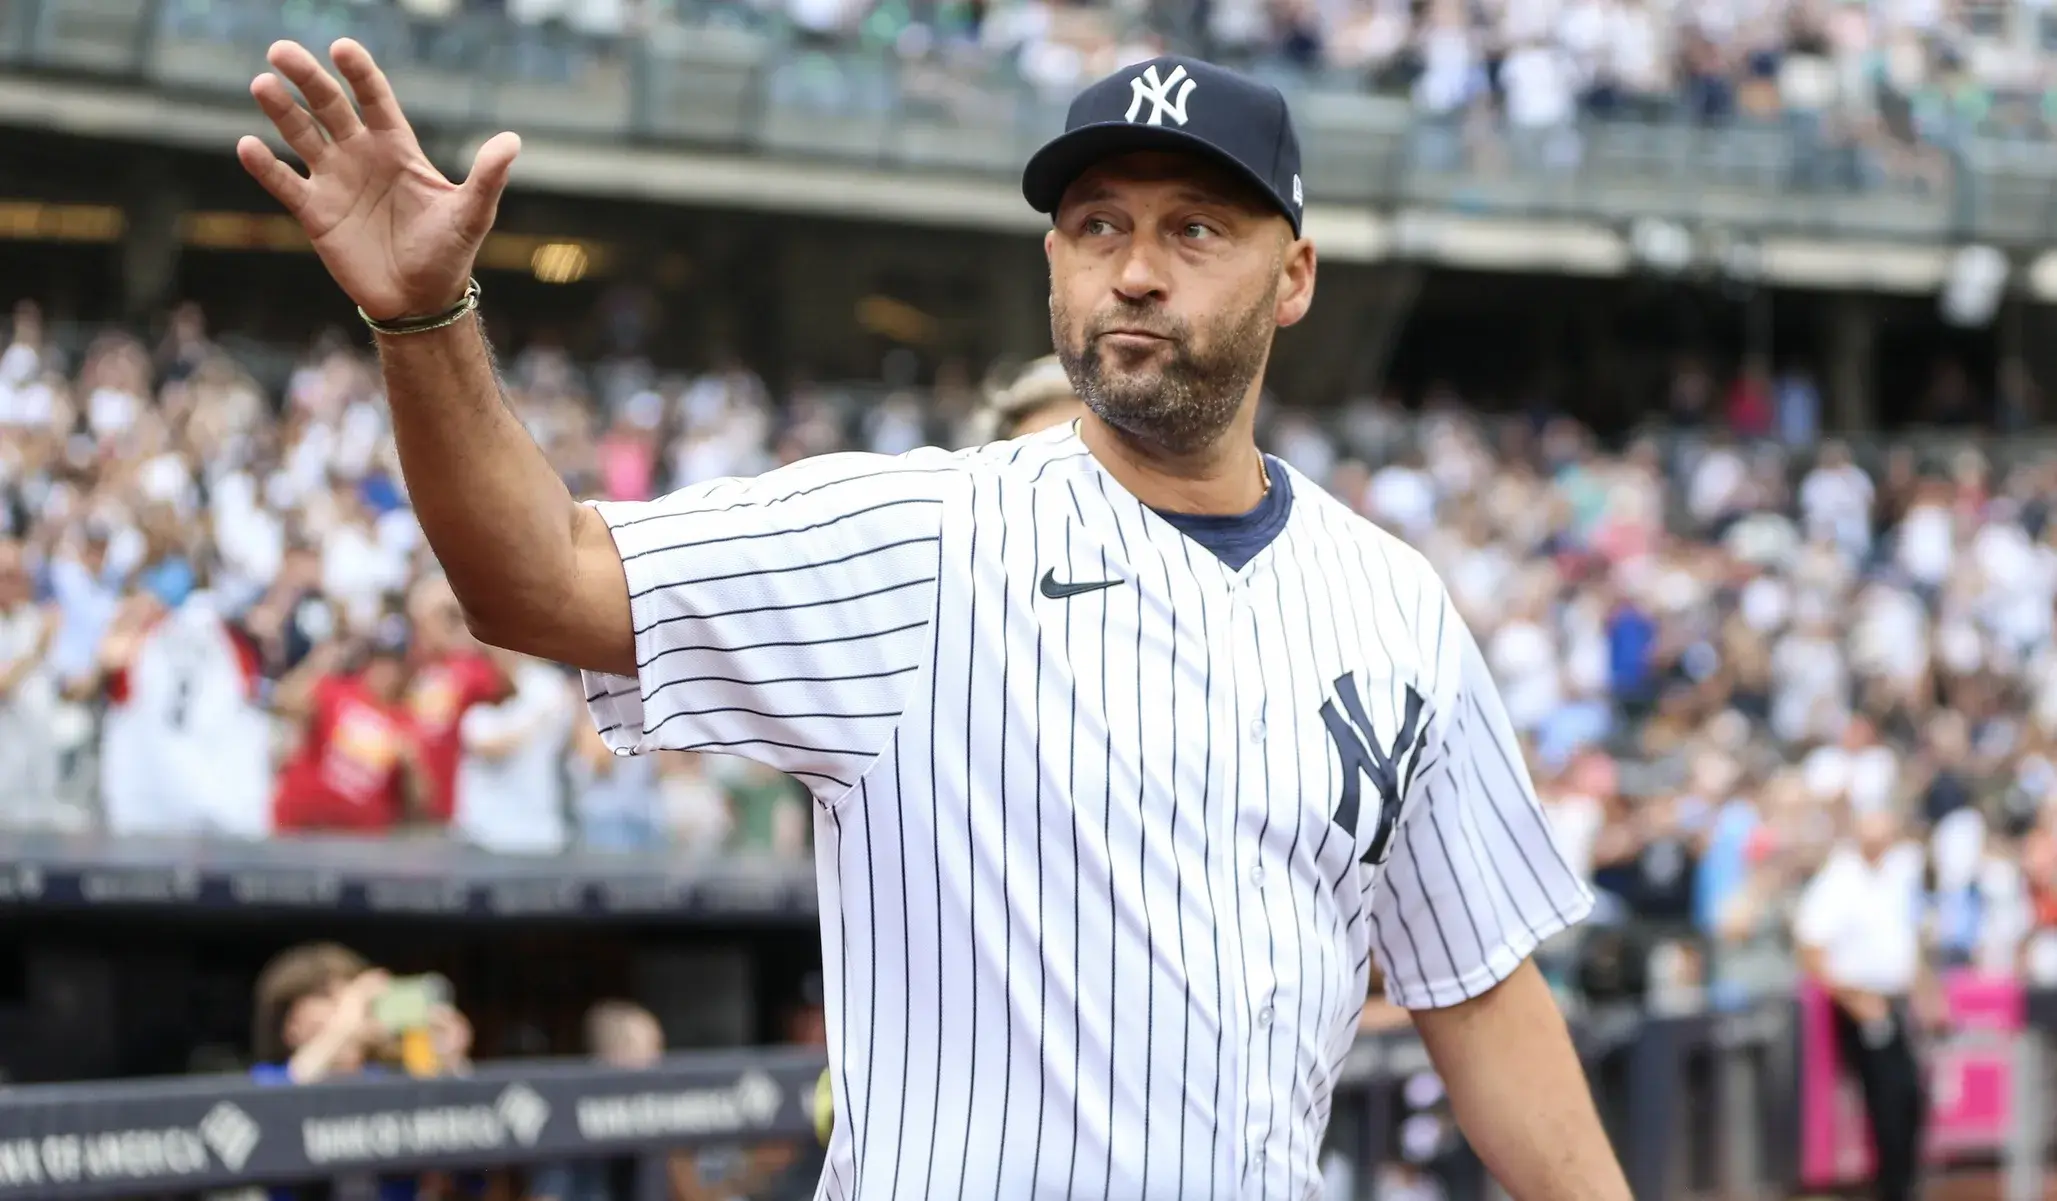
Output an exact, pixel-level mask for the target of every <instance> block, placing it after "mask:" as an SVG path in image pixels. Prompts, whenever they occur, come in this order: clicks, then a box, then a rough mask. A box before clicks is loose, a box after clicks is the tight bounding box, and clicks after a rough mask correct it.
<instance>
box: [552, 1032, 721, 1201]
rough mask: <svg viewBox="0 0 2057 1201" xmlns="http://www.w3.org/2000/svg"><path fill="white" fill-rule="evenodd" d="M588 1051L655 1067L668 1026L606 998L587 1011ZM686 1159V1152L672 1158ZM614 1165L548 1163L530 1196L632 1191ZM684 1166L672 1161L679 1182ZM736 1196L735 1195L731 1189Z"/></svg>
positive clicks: (589, 1200) (618, 1063) (585, 1199)
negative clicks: (619, 1176)
mask: <svg viewBox="0 0 2057 1201" xmlns="http://www.w3.org/2000/svg"><path fill="white" fill-rule="evenodd" d="M585 1040H586V1045H585V1050H586V1053H587V1054H588V1055H590V1056H592V1058H593V1059H594V1060H595V1061H596V1062H598V1063H601V1064H604V1065H606V1066H607V1067H611V1068H619V1069H621V1070H623V1071H642V1070H644V1069H647V1068H650V1067H654V1066H655V1065H656V1064H657V1063H658V1061H660V1060H661V1059H663V1057H664V1029H663V1027H662V1026H660V1025H658V1023H657V1018H656V1016H655V1015H653V1014H652V1013H651V1012H650V1011H649V1010H647V1009H645V1008H643V1007H642V1006H641V1005H637V1004H634V1003H633V1002H630V1001H620V1000H605V1001H600V1002H597V1003H595V1004H594V1005H593V1007H592V1008H590V1009H588V1010H587V1011H586V1020H585ZM674 1158H682V1157H674ZM612 1167H613V1165H610V1164H608V1163H606V1162H603V1161H594V1160H586V1161H581V1162H577V1163H558V1164H550V1165H548V1166H546V1167H543V1168H539V1169H538V1170H537V1171H536V1172H535V1173H534V1175H533V1176H532V1177H531V1178H530V1180H529V1191H528V1201H612V1199H613V1198H615V1197H618V1196H622V1195H625V1194H626V1193H627V1192H628V1191H629V1187H628V1185H627V1182H623V1181H617V1180H615V1179H612V1177H614V1176H616V1175H619V1174H620V1173H617V1172H615V1171H613V1170H612ZM683 1170H684V1169H683V1168H682V1167H681V1166H676V1165H674V1166H671V1168H670V1173H669V1174H670V1175H671V1176H672V1177H673V1179H674V1181H675V1182H676V1181H677V1179H678V1177H679V1176H680V1175H681V1174H682V1172H683ZM672 1195H673V1197H674V1198H677V1199H679V1201H686V1199H688V1198H692V1197H694V1196H695V1195H696V1194H694V1193H692V1192H690V1191H688V1190H687V1189H686V1188H684V1187H682V1186H680V1185H678V1184H676V1183H675V1185H674V1188H673V1189H672ZM730 1195H736V1194H730Z"/></svg>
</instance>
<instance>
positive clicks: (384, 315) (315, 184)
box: [236, 38, 521, 320]
mask: <svg viewBox="0 0 2057 1201" xmlns="http://www.w3.org/2000/svg"><path fill="white" fill-rule="evenodd" d="M265 57H266V59H267V60H269V61H270V63H271V65H272V67H273V68H274V69H276V70H277V72H278V75H274V74H272V73H270V72H266V73H265V74H262V75H259V76H258V77H257V78H256V79H255V80H253V81H251V84H250V94H251V95H252V96H253V97H255V98H256V100H257V104H258V107H259V108H262V109H263V110H264V115H265V116H267V117H269V118H271V123H272V124H273V125H274V126H276V127H277V128H278V131H279V136H280V137H283V138H284V139H285V140H286V145H288V146H290V147H291V148H292V150H293V153H295V154H297V155H298V156H299V157H300V161H301V162H303V163H305V164H306V166H307V173H306V174H305V175H302V174H301V173H300V172H298V171H295V170H294V169H293V168H292V167H290V166H288V165H287V164H286V163H284V162H281V161H280V160H279V157H278V156H277V155H275V154H273V153H272V151H271V148H270V147H269V146H267V145H265V143H264V142H263V141H262V140H260V139H258V138H254V137H245V138H243V139H241V140H240V141H238V142H237V143H236V157H237V158H238V159H239V160H241V162H242V164H243V168H244V170H246V171H248V172H250V174H251V175H252V176H253V177H255V178H256V180H257V182H258V183H260V184H262V185H264V189H265V190H266V191H268V192H270V193H271V194H272V195H273V196H275V197H277V198H278V201H279V203H280V204H283V205H285V206H286V211H287V212H289V213H291V214H292V215H293V217H294V219H295V220H297V221H299V222H300V227H301V228H302V229H304V230H306V231H307V236H308V237H309V238H310V239H312V241H313V242H314V250H315V253H316V254H318V255H320V256H321V261H322V263H323V265H324V266H326V267H327V268H328V269H329V274H330V275H332V276H334V277H335V280H336V282H337V283H338V284H340V285H342V288H343V291H344V292H345V293H346V294H348V295H349V297H350V299H351V300H353V301H356V302H357V304H358V306H359V307H361V308H363V310H364V311H365V313H366V314H368V315H369V316H371V317H373V318H376V319H378V320H391V319H394V318H398V317H418V316H426V315H429V314H432V313H439V312H442V311H444V310H445V309H448V308H450V307H451V306H452V305H454V304H456V303H457V301H458V300H460V299H461V298H462V297H463V295H464V288H465V283H466V281H467V280H468V279H469V278H470V276H471V271H472V262H473V260H474V259H475V258H476V257H477V256H478V249H479V245H480V243H482V242H484V241H485V238H486V233H487V231H489V230H491V229H492V227H493V217H494V215H495V214H496V213H497V212H498V211H499V207H500V193H501V192H502V191H503V190H505V188H506V186H507V172H508V169H509V168H510V167H512V166H513V164H514V156H515V155H516V154H518V153H520V151H521V139H520V138H519V137H517V136H515V135H514V134H511V133H502V134H498V135H495V136H494V137H493V138H491V139H490V140H488V141H487V142H486V144H485V145H483V146H481V147H479V151H478V155H477V157H476V158H474V159H473V160H472V165H471V173H470V174H469V175H467V176H466V177H465V180H464V182H463V183H462V184H456V183H452V182H450V180H449V179H447V178H445V177H444V175H443V173H442V172H441V171H439V170H437V169H436V166H435V164H433V163H431V162H430V161H429V158H428V155H426V154H424V153H422V149H421V143H420V142H419V141H417V140H416V139H415V136H414V130H413V129H412V128H411V127H410V126H409V125H408V124H407V118H406V116H405V115H404V114H402V113H401V111H400V105H399V102H398V101H396V100H395V99H394V98H393V88H392V85H390V84H389V83H387V82H386V76H385V73H384V72H382V71H380V70H379V67H378V64H377V63H375V62H373V61H372V57H371V54H370V53H369V52H368V51H366V50H365V48H364V47H363V46H360V45H358V44H357V43H356V42H354V41H352V40H351V39H349V38H343V39H341V40H339V41H337V42H336V44H335V45H333V46H331V47H329V57H330V58H331V59H333V60H334V62H335V64H336V69H337V70H338V71H340V72H341V73H342V75H343V78H344V79H346V80H348V81H349V83H350V90H351V92H352V93H354V94H355V95H356V97H357V107H356V108H353V107H352V106H351V104H350V97H349V96H347V95H345V94H344V92H343V88H342V86H341V85H340V84H338V83H337V82H336V79H335V77H334V76H332V75H330V74H329V73H328V72H327V71H325V70H323V69H322V65H321V63H320V62H318V61H317V60H316V59H315V57H314V55H313V54H311V53H309V52H308V50H307V48H306V47H305V46H302V45H300V44H299V43H297V42H276V43H274V44H273V45H272V47H271V50H270V51H269V52H268V53H267V54H266V56H265ZM279 75H283V76H285V77H286V79H289V80H291V81H292V82H293V85H294V86H295V87H297V88H299V89H300V94H301V95H302V96H304V97H306V98H307V105H308V107H306V108H303V107H301V106H300V104H299V103H297V102H296V101H295V100H294V99H293V96H292V94H291V93H290V92H288V91H287V90H286V86H285V84H284V83H283V82H281V80H280V79H279ZM310 109H311V110H312V111H310ZM360 109H361V110H362V115H361V116H360V115H359V110H360Z"/></svg>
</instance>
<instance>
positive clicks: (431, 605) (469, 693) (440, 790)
mask: <svg viewBox="0 0 2057 1201" xmlns="http://www.w3.org/2000/svg"><path fill="white" fill-rule="evenodd" d="M407 609H408V613H407V618H408V628H409V630H410V632H411V633H412V635H413V645H412V648H411V649H412V653H413V664H412V669H411V671H410V672H409V674H408V681H407V710H408V715H409V718H410V720H411V722H412V725H413V729H414V736H415V741H416V743H417V745H418V746H419V748H420V753H421V762H422V768H423V776H424V780H423V787H424V789H425V793H424V795H423V797H422V798H421V816H422V818H423V819H424V820H426V821H428V822H430V823H432V824H443V823H447V822H448V821H449V820H450V817H451V814H452V812H453V810H454V807H455V805H456V798H457V783H458V772H459V768H458V764H459V761H460V760H461V759H462V758H463V747H464V742H465V739H464V736H463V725H464V720H465V717H466V715H467V714H468V713H470V711H471V710H472V708H473V706H476V705H482V704H489V703H497V702H500V701H503V700H507V699H508V698H509V696H510V692H509V689H510V685H511V679H510V674H509V672H508V670H507V669H506V668H505V667H504V666H503V663H504V662H511V660H502V659H497V658H496V657H495V656H492V655H490V654H488V653H487V651H486V649H485V648H484V647H482V646H480V645H479V644H478V642H477V641H476V640H475V639H473V638H472V636H471V632H470V631H469V630H468V629H466V628H465V624H464V612H463V610H462V609H460V608H459V607H458V604H457V597H456V596H455V595H454V594H453V593H452V592H451V591H450V585H449V584H448V583H447V582H445V581H444V580H443V579H442V577H440V576H434V577H430V578H428V579H425V580H423V581H421V583H419V584H417V585H416V586H415V588H414V590H413V592H412V593H411V594H410V595H409V596H408V601H407ZM540 704H544V698H542V697H541V696H540V695H532V696H531V697H530V698H528V707H526V708H516V709H513V710H510V713H512V714H514V716H513V717H511V718H510V720H511V721H512V722H513V723H514V725H515V726H517V727H519V726H523V725H526V724H529V723H531V722H541V721H546V719H549V718H550V716H551V715H553V714H555V712H556V708H555V707H554V706H547V707H545V708H542V709H538V708H537V707H536V706H538V705H540ZM491 724H492V723H490V722H488V723H487V725H488V727H489V728H490V726H491ZM550 728H552V729H554V726H550ZM540 732H542V731H541V727H539V733H540ZM483 741H484V742H485V743H487V744H492V743H495V742H498V741H500V740H498V739H495V738H493V737H491V736H486V737H484V739H483ZM560 841H561V839H560Z"/></svg>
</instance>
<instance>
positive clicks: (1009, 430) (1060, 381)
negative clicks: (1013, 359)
mask: <svg viewBox="0 0 2057 1201" xmlns="http://www.w3.org/2000/svg"><path fill="white" fill-rule="evenodd" d="M1085 411H1086V406H1085V405H1083V404H1081V403H1079V398H1078V396H1077V395H1076V394H1074V393H1073V392H1072V390H1071V377H1070V376H1068V375H1066V374H1065V373H1064V360H1062V359H1060V358H1059V357H1058V356H1056V355H1054V354H1052V355H1044V356H1043V357H1042V358H1040V359H1037V360H1036V361H1035V362H1033V363H1030V364H1029V365H1028V366H1026V367H1024V368H1022V369H1021V373H1020V374H1019V375H1017V376H1015V377H1014V382H1013V383H1010V384H1009V385H1007V387H1006V388H1005V389H1004V390H1002V391H1000V392H999V393H998V394H996V395H995V396H994V397H993V398H992V400H991V401H990V402H989V403H988V404H987V406H986V409H985V411H984V412H983V413H981V414H979V428H978V432H979V433H980V434H981V435H984V436H982V437H981V438H980V439H979V440H980V441H985V440H987V438H1021V437H1026V436H1027V435H1029V434H1038V433H1041V432H1043V431H1044V430H1046V429H1049V428H1050V427H1052V426H1057V425H1063V424H1064V423H1065V422H1067V421H1073V420H1076V419H1077V418H1079V417H1081V416H1083V415H1084V414H1085Z"/></svg>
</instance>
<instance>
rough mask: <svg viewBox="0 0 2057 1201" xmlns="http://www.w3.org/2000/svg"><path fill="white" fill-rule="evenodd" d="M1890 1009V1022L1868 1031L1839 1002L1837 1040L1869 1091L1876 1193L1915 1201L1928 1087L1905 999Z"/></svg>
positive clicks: (1883, 1199)
mask: <svg viewBox="0 0 2057 1201" xmlns="http://www.w3.org/2000/svg"><path fill="white" fill-rule="evenodd" d="M1891 1012H1892V1020H1891V1022H1890V1024H1889V1025H1885V1024H1882V1025H1881V1026H1880V1028H1879V1029H1876V1030H1871V1031H1866V1030H1865V1029H1864V1028H1863V1027H1861V1026H1859V1025H1858V1024H1857V1022H1855V1021H1854V1020H1852V1019H1851V1017H1850V1015H1849V1014H1848V1013H1845V1012H1844V1011H1843V1008H1842V1006H1840V1005H1838V1006H1836V1011H1835V1013H1836V1044H1837V1046H1838V1047H1839V1048H1840V1049H1841V1050H1842V1053H1843V1062H1844V1064H1846V1065H1847V1066H1848V1067H1849V1068H1850V1070H1852V1071H1854V1072H1856V1073H1857V1081H1858V1084H1859V1086H1860V1087H1861V1089H1862V1091H1863V1093H1864V1113H1865V1116H1866V1118H1867V1119H1868V1120H1869V1121H1870V1123H1871V1142H1872V1146H1873V1147H1874V1148H1875V1150H1876V1152H1877V1156H1878V1175H1877V1177H1876V1180H1875V1182H1874V1189H1875V1192H1874V1195H1875V1196H1876V1197H1877V1198H1878V1201H1913V1198H1914V1193H1915V1189H1914V1182H1915V1176H1916V1173H1917V1172H1918V1171H1919V1170H1920V1167H1921V1140H1922V1132H1923V1128H1924V1127H1925V1126H1926V1125H1927V1121H1928V1090H1927V1089H1926V1088H1925V1087H1924V1086H1923V1084H1922V1078H1921V1065H1920V1064H1919V1063H1917V1062H1916V1061H1915V1058H1914V1046H1913V1044H1912V1043H1911V1042H1910V1041H1909V1040H1908V1036H1907V1031H1908V1026H1907V1005H1906V1003H1905V1002H1903V1001H1894V1002H1893V1003H1892V1009H1891Z"/></svg>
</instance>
